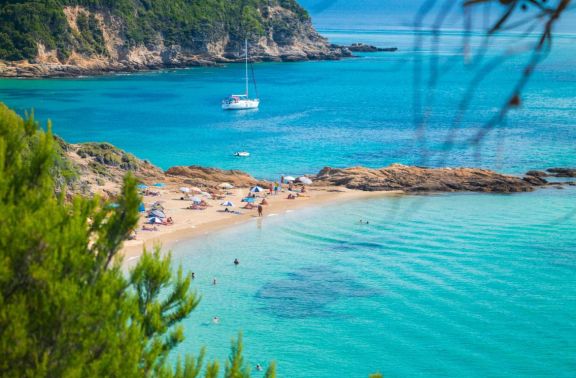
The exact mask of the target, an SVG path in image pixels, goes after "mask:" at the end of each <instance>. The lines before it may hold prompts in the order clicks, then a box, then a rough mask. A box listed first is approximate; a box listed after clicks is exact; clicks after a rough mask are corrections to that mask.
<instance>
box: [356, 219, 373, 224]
mask: <svg viewBox="0 0 576 378" xmlns="http://www.w3.org/2000/svg"><path fill="white" fill-rule="evenodd" d="M358 223H359V224H370V222H368V221H365V220H362V219H360V222H358Z"/></svg>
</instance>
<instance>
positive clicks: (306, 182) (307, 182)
mask: <svg viewBox="0 0 576 378" xmlns="http://www.w3.org/2000/svg"><path fill="white" fill-rule="evenodd" d="M298 181H300V182H301V183H302V184H304V185H312V180H310V179H309V178H308V177H305V176H302V177H298Z"/></svg>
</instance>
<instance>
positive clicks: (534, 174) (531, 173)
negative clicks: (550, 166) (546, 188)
mask: <svg viewBox="0 0 576 378" xmlns="http://www.w3.org/2000/svg"><path fill="white" fill-rule="evenodd" d="M526 176H532V177H548V176H550V175H549V174H548V173H546V172H544V171H535V170H532V171H528V172H526Z"/></svg>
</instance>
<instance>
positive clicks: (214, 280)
mask: <svg viewBox="0 0 576 378" xmlns="http://www.w3.org/2000/svg"><path fill="white" fill-rule="evenodd" d="M212 285H214V286H216V278H214V279H213V280H212Z"/></svg>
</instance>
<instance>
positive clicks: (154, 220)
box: [148, 217, 162, 224]
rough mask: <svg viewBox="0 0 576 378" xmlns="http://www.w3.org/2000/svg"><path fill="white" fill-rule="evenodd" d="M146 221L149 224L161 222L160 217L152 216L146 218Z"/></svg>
mask: <svg viewBox="0 0 576 378" xmlns="http://www.w3.org/2000/svg"><path fill="white" fill-rule="evenodd" d="M148 223H150V224H162V219H160V218H158V217H152V218H150V219H148Z"/></svg>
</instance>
